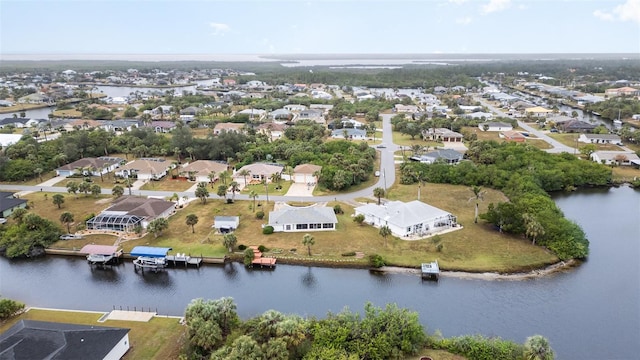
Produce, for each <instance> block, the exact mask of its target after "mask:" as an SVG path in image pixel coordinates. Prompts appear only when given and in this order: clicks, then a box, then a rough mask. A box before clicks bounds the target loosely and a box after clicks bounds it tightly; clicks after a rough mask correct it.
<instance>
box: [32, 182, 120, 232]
mask: <svg viewBox="0 0 640 360" xmlns="http://www.w3.org/2000/svg"><path fill="white" fill-rule="evenodd" d="M53 195H54V194H53V193H47V192H34V193H31V194H28V195H26V196H25V197H24V198H25V199H27V200H28V201H31V202H33V205H34V206H33V207H32V208H31V209H30V210H29V211H31V212H33V213H35V214H38V215H39V216H42V217H44V218H47V219H50V220H51V221H53V222H55V223H57V224H60V220H59V218H60V214H62V213H63V212H65V211H68V212H70V213H72V214H73V218H74V219H75V223H76V224H77V223H79V222H81V221H82V220H83V219H84V218H85V217H87V216H88V215H89V214H98V213H100V212H101V211H102V210H104V209H105V208H107V207H109V205H111V200H112V197H110V196H109V195H100V196H98V197H95V196H93V195H89V196H85V195H84V194H79V195H77V197H76V196H73V195H71V194H62V195H63V196H64V204H62V205H61V207H60V209H58V206H56V205H54V204H53V200H52V198H53ZM60 226H61V227H63V228H64V231H65V232H66V231H67V227H66V225H64V226H63V225H62V224H60ZM74 230H75V226H74V224H71V231H72V232H74Z"/></svg>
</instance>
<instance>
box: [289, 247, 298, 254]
mask: <svg viewBox="0 0 640 360" xmlns="http://www.w3.org/2000/svg"><path fill="white" fill-rule="evenodd" d="M289 251H290V252H292V253H294V252H296V251H298V249H296V248H293V249H291V250H289Z"/></svg>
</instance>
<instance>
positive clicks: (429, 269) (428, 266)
mask: <svg viewBox="0 0 640 360" xmlns="http://www.w3.org/2000/svg"><path fill="white" fill-rule="evenodd" d="M421 272H422V279H429V280H435V281H438V278H439V277H440V266H438V260H436V261H433V262H429V263H422V269H421Z"/></svg>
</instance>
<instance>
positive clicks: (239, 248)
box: [238, 244, 247, 251]
mask: <svg viewBox="0 0 640 360" xmlns="http://www.w3.org/2000/svg"><path fill="white" fill-rule="evenodd" d="M246 248H247V245H244V244H240V245H238V250H240V251H244V250H245V249H246Z"/></svg>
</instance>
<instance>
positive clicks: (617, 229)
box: [0, 187, 640, 359]
mask: <svg viewBox="0 0 640 360" xmlns="http://www.w3.org/2000/svg"><path fill="white" fill-rule="evenodd" d="M555 200H556V202H557V204H558V205H559V206H560V207H561V208H562V209H563V211H564V213H565V215H566V216H567V217H568V218H570V219H573V220H575V221H576V222H578V223H579V224H580V225H582V226H583V228H584V229H585V231H586V233H587V234H588V236H589V239H590V241H591V255H590V257H589V260H588V261H586V262H585V263H584V264H582V265H581V266H579V267H578V268H575V269H572V270H569V271H565V272H561V273H557V274H555V275H551V276H546V277H542V278H536V279H529V280H500V281H485V280H470V279H461V278H453V277H447V276H445V277H441V279H440V281H439V282H437V283H436V282H428V281H425V282H422V281H421V280H420V278H419V277H418V276H415V275H403V274H388V275H375V274H373V273H370V272H368V271H366V270H353V269H330V268H308V267H299V266H285V265H279V266H278V267H277V268H276V269H275V270H273V271H260V270H254V271H250V270H245V268H244V267H243V266H242V265H240V264H230V265H227V266H225V267H222V266H219V267H218V266H210V267H203V268H200V269H169V270H168V271H166V272H163V273H158V274H154V273H145V274H144V275H142V274H140V273H135V272H134V269H133V265H132V264H131V263H130V262H127V263H126V264H124V265H121V266H119V267H116V268H114V269H113V270H91V269H90V267H89V266H88V265H87V263H86V261H83V260H82V259H76V258H67V257H53V256H50V257H47V258H45V259H38V260H34V261H9V260H6V259H4V258H2V259H0V294H1V295H2V296H3V297H8V298H13V299H17V300H20V301H23V302H25V303H27V304H28V305H31V306H41V307H54V308H66V309H82V310H96V311H108V310H111V309H113V308H114V307H115V308H117V309H119V308H121V307H122V308H123V309H127V308H128V309H131V310H133V309H134V307H135V308H136V309H137V310H139V309H140V308H144V309H145V310H148V309H151V310H152V311H156V310H157V311H158V312H159V313H160V314H168V315H181V314H183V313H184V309H185V307H186V306H187V304H188V303H189V301H190V300H191V299H194V298H198V297H202V298H207V299H216V298H220V297H223V296H231V297H233V298H234V299H235V301H236V303H237V304H238V312H239V314H240V315H241V316H242V317H244V318H247V317H250V316H254V315H257V314H260V313H262V312H264V311H266V310H268V309H276V310H279V311H282V312H285V313H298V314H301V315H309V316H324V315H325V314H326V313H327V312H328V311H331V312H338V311H340V310H342V309H343V308H344V307H345V306H348V307H349V308H350V309H351V310H354V311H361V310H362V308H363V305H364V303H365V302H367V301H371V302H373V303H374V304H375V305H378V306H384V304H386V303H390V302H395V303H397V304H398V305H399V306H402V307H407V308H410V309H413V310H415V311H417V312H418V313H419V314H420V319H421V321H422V323H423V324H424V325H425V327H426V328H427V330H428V331H430V332H432V331H434V330H436V329H440V330H441V331H442V333H443V334H444V335H445V336H454V335H463V334H474V333H481V334H485V335H489V336H500V337H503V338H507V339H512V340H514V341H518V342H523V341H524V340H525V338H526V337H527V336H530V335H534V334H543V335H544V336H546V337H547V338H549V340H550V342H551V345H552V347H553V348H554V349H555V350H556V352H557V354H558V358H559V359H637V358H638V356H639V355H638V354H640V341H639V339H640V266H639V262H638V258H639V256H640V221H639V220H640V191H635V190H633V189H631V188H629V187H620V188H611V189H598V190H588V191H579V192H575V193H572V194H570V195H566V194H562V195H557V196H556V197H555Z"/></svg>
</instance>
